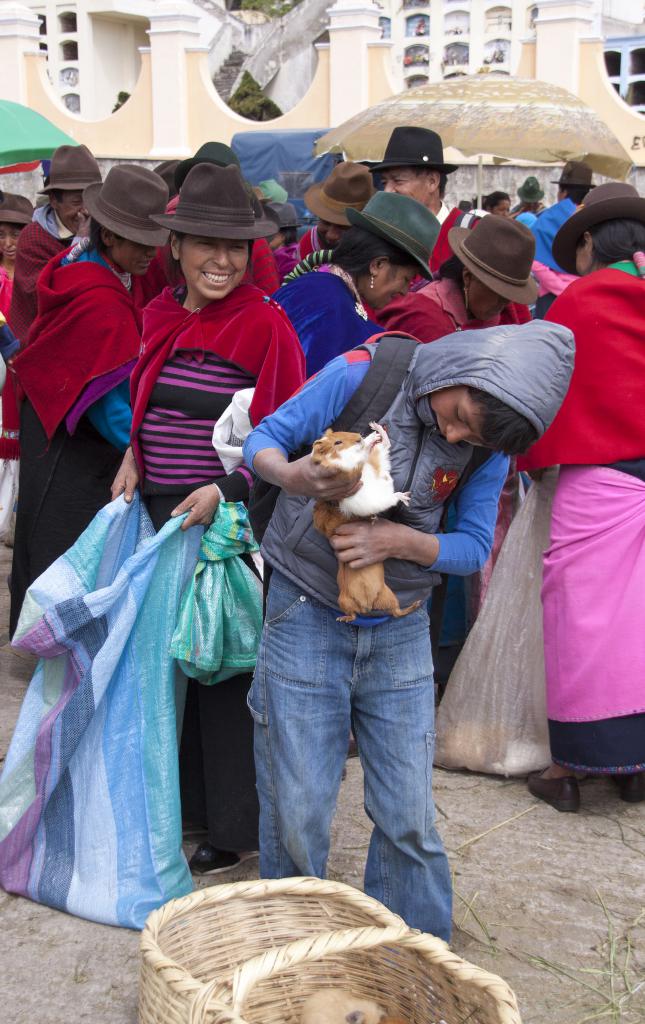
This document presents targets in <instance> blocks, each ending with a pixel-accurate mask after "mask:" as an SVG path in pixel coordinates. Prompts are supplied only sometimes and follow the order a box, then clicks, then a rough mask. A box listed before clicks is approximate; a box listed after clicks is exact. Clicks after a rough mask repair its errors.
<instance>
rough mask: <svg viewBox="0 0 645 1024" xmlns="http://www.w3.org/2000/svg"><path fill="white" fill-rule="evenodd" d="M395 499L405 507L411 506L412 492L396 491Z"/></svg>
mask: <svg viewBox="0 0 645 1024" xmlns="http://www.w3.org/2000/svg"><path fill="white" fill-rule="evenodd" d="M394 498H395V499H396V500H397V501H400V502H401V504H402V505H405V506H406V507H407V506H408V505H409V504H410V501H411V499H412V492H411V491H395V492H394Z"/></svg>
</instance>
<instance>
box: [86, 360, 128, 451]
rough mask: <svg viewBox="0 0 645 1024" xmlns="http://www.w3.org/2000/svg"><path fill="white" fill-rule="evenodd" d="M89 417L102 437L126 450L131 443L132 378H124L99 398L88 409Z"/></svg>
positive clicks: (121, 449) (120, 449)
mask: <svg viewBox="0 0 645 1024" xmlns="http://www.w3.org/2000/svg"><path fill="white" fill-rule="evenodd" d="M86 415H87V418H88V420H89V421H90V423H91V424H92V426H93V427H94V429H95V430H98V432H99V434H100V435H101V437H104V438H105V440H106V441H109V442H110V444H113V445H114V447H115V448H118V449H119V451H121V452H124V451H125V450H126V448H127V447H128V445H129V444H130V428H131V427H132V409H131V408H130V380H129V378H128V379H126V380H122V381H121V383H120V384H117V386H116V387H115V388H112V390H111V391H108V393H107V394H106V395H103V397H102V398H99V399H98V401H96V402H94V404H93V405H91V406H90V407H89V409H88V410H87V413H86Z"/></svg>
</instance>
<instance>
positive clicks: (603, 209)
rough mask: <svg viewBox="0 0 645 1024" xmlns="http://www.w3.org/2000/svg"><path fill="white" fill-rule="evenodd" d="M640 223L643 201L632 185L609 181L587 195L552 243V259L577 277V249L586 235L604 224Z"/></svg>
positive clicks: (644, 208)
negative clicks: (609, 222)
mask: <svg viewBox="0 0 645 1024" xmlns="http://www.w3.org/2000/svg"><path fill="white" fill-rule="evenodd" d="M622 219H629V220H639V221H640V222H641V224H645V199H643V198H642V197H641V196H640V195H639V194H638V192H637V191H636V189H635V188H634V186H633V185H627V184H626V183H625V182H622V181H610V182H607V184H606V185H597V186H596V188H592V190H591V192H588V193H587V195H586V197H585V200H584V202H583V203H582V205H581V206H579V207H578V209H577V210H576V212H575V213H574V214H573V215H572V216H571V217H569V219H568V220H565V222H564V224H563V225H562V227H561V228H560V230H559V231H558V233H557V235H556V236H555V238H554V239H553V256H554V259H556V260H557V262H558V263H559V264H560V266H561V267H562V269H563V270H566V271H567V273H569V274H575V273H576V249H577V248H578V242H579V241H580V239H581V238H582V236H583V235H584V233H585V231H588V230H589V228H592V227H594V225H596V224H602V223H603V221H606V220H622Z"/></svg>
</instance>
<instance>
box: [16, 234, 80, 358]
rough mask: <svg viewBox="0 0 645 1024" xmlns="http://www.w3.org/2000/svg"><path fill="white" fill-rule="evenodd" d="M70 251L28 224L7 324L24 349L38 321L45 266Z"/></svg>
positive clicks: (20, 241) (19, 252) (19, 251)
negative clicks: (39, 288)
mask: <svg viewBox="0 0 645 1024" xmlns="http://www.w3.org/2000/svg"><path fill="white" fill-rule="evenodd" d="M67 248H69V242H64V241H61V239H60V238H54V237H53V235H50V234H49V232H48V231H45V229H44V228H42V227H41V226H40V224H37V223H36V222H35V221H32V222H31V224H27V226H26V227H24V228H23V229H22V231H21V232H20V238H19V239H18V249H17V252H16V269H15V271H14V279H13V295H12V297H11V309H10V310H9V316H8V317H7V320H8V321H9V323H10V324H11V330H12V331H13V333H14V334H15V335H16V337H17V338H18V340H19V341H20V343H21V345H23V346H24V345H26V344H27V336H28V334H29V329H30V328H31V325H32V324H33V322H34V320H35V319H36V312H37V298H36V281H37V280H38V277H39V275H40V272H41V270H42V269H43V267H44V266H45V264H46V263H49V261H50V260H51V259H52V258H53V257H54V256H57V255H58V254H59V253H60V252H62V251H63V250H64V249H67Z"/></svg>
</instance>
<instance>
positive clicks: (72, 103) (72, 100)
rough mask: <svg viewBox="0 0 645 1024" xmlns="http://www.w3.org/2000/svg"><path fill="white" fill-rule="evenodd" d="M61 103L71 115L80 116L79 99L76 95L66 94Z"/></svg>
mask: <svg viewBox="0 0 645 1024" xmlns="http://www.w3.org/2000/svg"><path fill="white" fill-rule="evenodd" d="M63 103H64V104H65V106H66V107H67V109H68V110H69V111H70V112H71V113H72V114H80V112H81V97H80V96H78V95H77V93H75V92H68V93H67V95H66V96H63Z"/></svg>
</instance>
